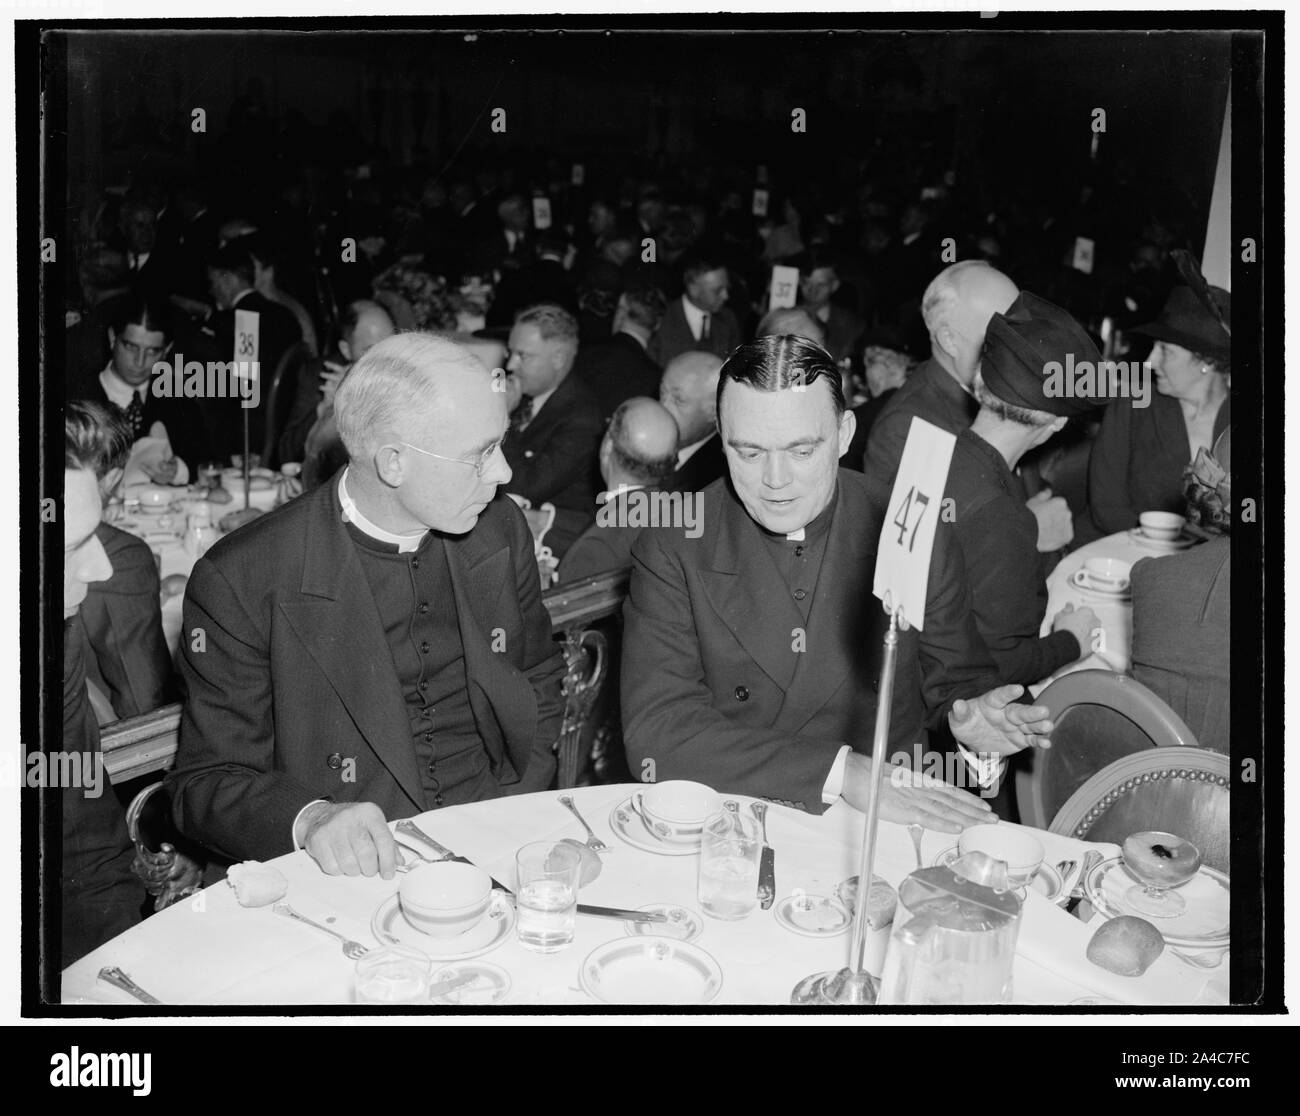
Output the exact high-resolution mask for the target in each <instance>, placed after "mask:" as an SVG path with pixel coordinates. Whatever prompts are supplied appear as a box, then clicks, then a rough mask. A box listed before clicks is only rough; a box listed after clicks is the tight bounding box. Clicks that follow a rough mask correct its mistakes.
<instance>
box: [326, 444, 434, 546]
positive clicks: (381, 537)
mask: <svg viewBox="0 0 1300 1116" xmlns="http://www.w3.org/2000/svg"><path fill="white" fill-rule="evenodd" d="M350 468H351V466H350V465H349V466H348V467H347V468H345V469H344V470H343V475H342V476H341V477H339V504H340V505H342V507H343V520H344V522H345V523H351V524H352V525H353V526H354V527H355V528H356V529H357V530H358V531H360V532H361V533H362V534H363V535H369V536H370V537H371V538H372V539H377V540H378V541H379V542H385V543H392V544H393V545H394V546H396V547H397V552H398V553H399V554H409V553H410V552H411V551H413V550H419V549H420V543H421V542H422V541H423V540H424V536H425V535H426V534H428V532H427V531H421V532H420V533H419V534H418V535H395V534H393V532H392V531H385V530H384V529H383V528H382V527H380V526H379V524H378V523H372V522H371V521H370V520H369V519H367V518H366V517H365V516H364V515H362V514H361V509H360V508H358V507H357V504H356V501H355V500H353V499H352V496H351V495H350V494H349V493H348V469H350Z"/></svg>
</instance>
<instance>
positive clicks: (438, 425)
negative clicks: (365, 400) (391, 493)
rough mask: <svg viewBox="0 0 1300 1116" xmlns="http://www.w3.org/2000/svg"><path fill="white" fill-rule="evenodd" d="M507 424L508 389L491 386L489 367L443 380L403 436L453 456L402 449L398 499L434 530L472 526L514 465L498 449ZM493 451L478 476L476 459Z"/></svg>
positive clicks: (449, 531) (457, 530)
mask: <svg viewBox="0 0 1300 1116" xmlns="http://www.w3.org/2000/svg"><path fill="white" fill-rule="evenodd" d="M506 425H507V414H506V397H505V393H504V392H500V391H493V390H492V377H491V376H490V375H489V374H488V371H487V369H486V368H484V369H482V371H481V374H479V373H474V374H458V375H455V376H448V377H447V378H446V379H445V380H444V381H443V382H440V383H439V386H438V391H437V395H436V398H435V402H434V403H433V405H432V407H431V408H430V409H429V410H428V411H426V412H425V413H424V414H420V415H414V416H412V417H411V421H410V422H409V424H407V426H406V428H405V430H404V431H403V433H402V434H401V435H400V437H401V438H402V439H403V440H405V441H408V442H410V443H411V445H414V446H419V447H420V449H423V450H428V451H430V452H431V453H436V454H440V455H441V456H442V457H450V458H454V459H455V460H452V461H443V460H441V458H439V457H430V456H428V454H424V453H419V452H417V451H416V450H413V449H410V448H408V447H399V448H400V450H401V454H402V466H403V470H404V476H403V481H402V484H401V486H400V487H399V488H398V490H397V497H398V501H399V503H401V505H402V507H403V508H404V510H405V511H406V512H407V513H408V514H410V515H411V516H413V517H414V518H415V520H416V521H417V522H419V523H421V524H423V525H424V526H425V527H430V528H432V529H433V530H435V531H445V532H446V533H447V534H451V535H463V534H464V533H465V532H467V531H469V530H471V529H472V528H473V527H474V525H475V524H476V523H477V522H478V519H479V516H480V515H482V514H483V509H484V508H486V507H487V506H488V504H490V503H491V502H492V499H493V497H495V496H496V493H497V488H498V487H500V486H501V485H504V484H507V483H509V481H510V477H511V472H510V466H509V465H507V464H506V459H505V456H504V454H502V452H501V449H500V442H501V439H502V438H504V437H505V433H506ZM493 447H495V448H493ZM489 449H491V451H492V452H491V453H490V454H489V456H488V459H487V462H486V464H485V465H484V468H483V475H482V477H480V476H478V474H477V473H476V472H475V470H474V463H475V462H476V461H477V460H478V459H479V458H480V457H482V455H483V453H484V451H485V450H489Z"/></svg>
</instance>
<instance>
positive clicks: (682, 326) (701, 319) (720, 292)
mask: <svg viewBox="0 0 1300 1116" xmlns="http://www.w3.org/2000/svg"><path fill="white" fill-rule="evenodd" d="M729 282H730V280H729V278H728V276H727V268H726V266H725V265H723V264H721V263H719V262H718V260H717V258H716V257H713V256H708V255H705V254H702V253H698V252H697V253H695V254H693V255H688V256H687V257H685V258H684V259H683V261H682V285H683V287H684V290H683V292H682V296H681V298H678V299H674V300H673V301H672V302H670V303H669V304H668V309H667V310H666V311H665V312H664V318H663V321H662V322H661V323H660V325H659V331H658V332H657V333H656V334H655V335H654V337H653V339H652V340H651V342H650V348H649V352H650V356H651V357H652V358H653V359H654V361H655V363H656V364H658V365H659V367H660V368H667V367H668V364H669V363H670V362H671V361H672V359H673V358H674V357H677V356H680V355H681V354H682V353H686V352H692V351H700V352H706V353H713V354H714V355H715V356H718V357H726V355H727V354H728V353H730V352H731V350H732V349H734V348H735V347H736V346H737V345H739V344H740V326H739V324H738V323H737V322H736V315H735V314H733V313H732V312H731V311H730V310H729V309H728V308H727V294H728V286H729Z"/></svg>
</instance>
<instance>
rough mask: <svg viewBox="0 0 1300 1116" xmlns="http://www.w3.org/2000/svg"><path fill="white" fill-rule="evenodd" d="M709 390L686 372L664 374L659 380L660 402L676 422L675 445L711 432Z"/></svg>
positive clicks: (682, 446) (684, 444) (692, 441)
mask: <svg viewBox="0 0 1300 1116" xmlns="http://www.w3.org/2000/svg"><path fill="white" fill-rule="evenodd" d="M713 399H714V395H713V393H712V392H706V391H703V390H702V385H701V384H700V383H699V382H698V381H697V380H696V379H695V378H694V377H692V376H689V375H669V374H665V375H664V378H663V380H662V381H661V382H660V384H659V402H660V403H661V404H663V407H664V409H665V410H666V411H667V412H668V413H669V414H670V415H672V416H673V419H674V421H676V423H677V431H678V438H677V448H678V449H685V448H686V447H687V446H692V445H694V444H695V443H696V442H698V441H700V440H701V439H703V438H707V437H708V436H709V435H710V434H712V433H713V430H714V427H715V415H714V412H713V406H714V404H713Z"/></svg>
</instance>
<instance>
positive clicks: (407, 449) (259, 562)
mask: <svg viewBox="0 0 1300 1116" xmlns="http://www.w3.org/2000/svg"><path fill="white" fill-rule="evenodd" d="M495 388H496V385H495V381H494V379H493V376H492V374H491V373H489V372H488V370H487V368H486V367H484V365H483V364H482V362H481V361H479V360H478V359H477V358H476V357H474V356H473V355H472V354H471V353H469V352H468V351H467V350H466V349H464V348H463V347H462V346H459V345H457V344H455V343H453V342H451V341H447V340H444V339H441V338H436V337H431V336H428V335H425V334H401V335H398V336H396V337H392V338H389V339H388V340H387V341H384V342H382V343H380V344H379V345H376V346H375V347H374V348H373V349H371V350H370V351H369V352H368V353H367V354H366V355H365V356H364V357H362V359H361V360H359V361H358V362H357V363H356V365H354V366H353V368H352V369H351V371H350V372H349V373H348V375H347V377H346V379H345V380H344V381H343V383H342V385H341V386H340V387H339V390H338V393H337V395H336V396H335V400H334V407H335V414H336V417H337V421H338V427H339V432H340V434H341V435H342V437H343V441H344V443H345V445H346V446H347V448H348V453H349V455H350V458H351V460H350V463H349V465H348V467H347V468H346V469H345V470H344V471H343V472H342V473H341V474H340V475H339V476H338V477H337V478H336V479H335V480H334V481H332V482H331V483H330V484H327V485H322V486H321V487H320V488H318V489H315V490H314V491H312V492H309V493H307V494H306V495H304V496H302V497H299V498H298V499H296V500H293V501H290V502H289V503H288V504H286V505H284V506H283V507H282V508H280V509H278V510H277V511H275V512H273V513H272V514H270V515H266V516H263V517H261V518H260V519H258V520H256V521H255V522H253V523H251V524H249V525H248V526H246V527H244V528H242V529H241V530H239V531H236V532H235V533H234V534H231V535H227V536H226V537H225V538H224V539H222V540H220V541H219V542H218V543H217V544H216V545H215V546H213V547H212V549H211V550H209V551H208V553H207V554H206V555H205V556H204V557H203V558H201V559H200V560H199V562H198V563H197V564H196V565H195V567H194V573H193V575H192V576H191V578H190V583H189V586H188V589H187V591H186V595H185V622H184V629H183V631H184V633H185V634H184V636H183V639H182V647H183V657H182V662H181V669H182V673H183V675H184V678H185V682H186V693H187V698H186V702H185V708H184V712H183V715H182V720H181V729H180V744H179V748H178V751H177V756H176V766H175V768H174V769H173V770H172V771H171V772H170V773H169V774H168V777H167V786H168V789H169V791H170V794H171V798H172V808H173V814H174V817H175V818H176V821H177V823H178V824H179V825H180V827H181V829H182V830H183V831H184V832H185V833H186V834H187V835H189V836H191V837H193V838H194V839H195V840H197V841H200V842H202V843H203V844H205V845H207V846H209V847H210V848H213V849H215V850H217V851H218V852H219V853H221V854H223V855H225V856H229V857H233V858H236V859H241V858H249V857H251V858H257V859H261V860H267V859H270V858H271V857H274V856H278V855H280V854H281V853H285V852H289V851H291V850H292V849H294V848H298V847H301V848H305V849H306V850H307V852H308V853H309V854H310V855H311V856H312V857H313V859H315V860H316V862H317V863H318V864H319V865H320V866H321V868H322V869H323V870H324V871H325V872H327V873H329V874H331V875H334V874H339V873H342V874H346V875H357V874H362V875H367V876H373V875H375V874H376V873H379V874H380V875H382V876H383V877H384V878H385V879H389V878H391V877H392V876H393V872H394V864H395V857H396V849H395V845H394V842H393V838H392V835H391V834H390V833H389V831H388V827H387V825H386V821H387V820H389V819H392V818H400V817H409V816H412V815H415V814H420V813H423V812H424V811H426V810H430V809H435V808H438V807H441V806H451V805H456V804H458V803H464V802H475V801H479V800H482V799H486V798H493V797H496V796H499V795H507V794H522V793H527V792H531V791H540V790H544V789H546V787H547V786H549V785H550V782H551V780H552V778H553V776H554V773H555V758H554V745H555V741H556V738H557V736H558V733H559V724H560V717H561V713H562V708H563V700H562V697H561V694H560V684H561V680H562V678H563V674H564V660H563V658H562V656H561V655H560V653H559V651H558V649H557V647H556V645H555V644H554V642H553V641H552V639H551V624H550V620H549V618H548V616H547V613H546V609H545V607H544V606H543V605H542V601H541V591H540V588H539V583H538V577H537V563H536V560H535V558H534V555H533V544H532V537H531V535H530V534H529V531H528V526H527V523H526V522H525V521H524V517H523V515H522V514H521V513H520V511H519V510H518V508H517V507H516V506H515V505H514V503H513V502H512V501H510V500H508V499H506V498H505V497H504V496H503V495H501V494H500V493H499V491H498V490H499V489H500V488H502V487H504V486H506V485H507V484H509V481H510V467H509V465H508V464H506V461H505V459H504V457H503V456H502V454H501V452H500V449H501V441H502V439H503V438H504V436H505V431H506V424H507V412H506V402H505V398H506V397H505V393H504V392H501V391H499V390H496V389H495Z"/></svg>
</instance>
